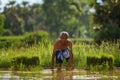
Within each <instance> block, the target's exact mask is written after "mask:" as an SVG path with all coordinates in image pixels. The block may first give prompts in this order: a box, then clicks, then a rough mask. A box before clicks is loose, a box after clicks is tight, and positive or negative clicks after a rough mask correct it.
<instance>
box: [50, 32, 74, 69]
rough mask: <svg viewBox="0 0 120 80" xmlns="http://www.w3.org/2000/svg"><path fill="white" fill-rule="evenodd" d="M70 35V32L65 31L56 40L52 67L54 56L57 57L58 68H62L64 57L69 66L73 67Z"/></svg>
mask: <svg viewBox="0 0 120 80" xmlns="http://www.w3.org/2000/svg"><path fill="white" fill-rule="evenodd" d="M68 37H69V34H68V32H65V31H63V32H61V33H60V35H59V37H58V39H57V40H56V41H55V43H54V48H53V54H52V69H53V68H54V58H56V64H58V70H61V66H62V63H63V60H64V59H66V61H67V63H68V66H69V68H70V69H73V52H72V41H71V40H70V39H68Z"/></svg>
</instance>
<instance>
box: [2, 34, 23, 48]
mask: <svg viewBox="0 0 120 80" xmlns="http://www.w3.org/2000/svg"><path fill="white" fill-rule="evenodd" d="M23 38H24V37H22V36H9V37H8V36H6V37H0V48H9V47H20V46H21V45H22V42H21V41H22V40H23Z"/></svg>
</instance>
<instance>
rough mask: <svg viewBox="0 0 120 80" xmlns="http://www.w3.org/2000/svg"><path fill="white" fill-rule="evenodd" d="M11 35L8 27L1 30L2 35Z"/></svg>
mask: <svg viewBox="0 0 120 80" xmlns="http://www.w3.org/2000/svg"><path fill="white" fill-rule="evenodd" d="M11 35H12V32H11V31H10V30H9V29H4V30H3V33H2V36H11Z"/></svg>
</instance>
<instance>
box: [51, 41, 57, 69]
mask: <svg viewBox="0 0 120 80" xmlns="http://www.w3.org/2000/svg"><path fill="white" fill-rule="evenodd" d="M56 44H57V43H56V42H55V44H54V46H53V53H52V65H51V68H54V58H55V51H56Z"/></svg>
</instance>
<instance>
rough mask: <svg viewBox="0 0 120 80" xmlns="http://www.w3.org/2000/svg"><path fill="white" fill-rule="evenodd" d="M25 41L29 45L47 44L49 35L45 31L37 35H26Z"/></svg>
mask: <svg viewBox="0 0 120 80" xmlns="http://www.w3.org/2000/svg"><path fill="white" fill-rule="evenodd" d="M24 41H25V43H26V44H28V45H33V44H39V43H40V42H42V43H47V42H48V41H49V35H48V33H47V32H45V31H39V32H37V33H26V34H25V38H24Z"/></svg>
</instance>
